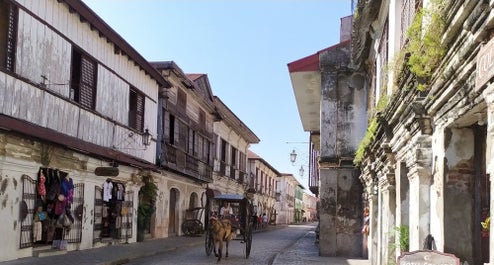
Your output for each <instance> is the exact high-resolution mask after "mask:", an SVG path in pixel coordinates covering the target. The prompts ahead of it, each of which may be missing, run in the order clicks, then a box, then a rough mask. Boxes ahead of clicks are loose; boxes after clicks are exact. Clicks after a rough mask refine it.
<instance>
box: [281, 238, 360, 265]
mask: <svg viewBox="0 0 494 265" xmlns="http://www.w3.org/2000/svg"><path fill="white" fill-rule="evenodd" d="M315 238H316V235H315V232H314V231H310V232H308V233H307V234H305V236H303V237H302V238H300V239H299V240H298V241H297V242H295V243H294V244H293V245H292V246H290V247H289V248H287V249H285V250H284V251H283V252H281V253H278V254H277V255H276V257H275V258H274V261H273V265H306V264H311V265H318V264H321V265H322V264H325V265H329V264H330V265H370V262H369V261H368V260H363V259H346V258H335V257H320V256H319V246H318V245H317V244H315V243H314V241H315Z"/></svg>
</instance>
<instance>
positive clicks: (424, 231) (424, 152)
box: [408, 135, 432, 251]
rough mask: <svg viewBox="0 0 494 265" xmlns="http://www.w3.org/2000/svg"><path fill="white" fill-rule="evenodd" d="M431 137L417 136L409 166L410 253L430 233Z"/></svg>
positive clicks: (416, 248)
mask: <svg viewBox="0 0 494 265" xmlns="http://www.w3.org/2000/svg"><path fill="white" fill-rule="evenodd" d="M431 147H432V146H431V136H429V135H421V136H418V138H417V139H416V142H415V149H414V150H415V153H414V157H415V161H414V164H413V165H411V166H410V172H409V176H408V177H409V180H410V194H413V196H410V227H409V229H410V251H413V250H419V249H422V243H423V240H424V239H425V237H426V236H427V235H428V234H429V233H430V189H431V183H432V176H431V161H432V157H431V156H432V149H431Z"/></svg>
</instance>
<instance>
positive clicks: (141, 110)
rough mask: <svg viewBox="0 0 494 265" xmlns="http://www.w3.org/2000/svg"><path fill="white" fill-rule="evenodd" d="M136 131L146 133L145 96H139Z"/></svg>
mask: <svg viewBox="0 0 494 265" xmlns="http://www.w3.org/2000/svg"><path fill="white" fill-rule="evenodd" d="M136 110H137V112H136V129H138V130H139V131H141V132H142V131H144V96H143V95H142V94H139V93H138V94H137V109H136Z"/></svg>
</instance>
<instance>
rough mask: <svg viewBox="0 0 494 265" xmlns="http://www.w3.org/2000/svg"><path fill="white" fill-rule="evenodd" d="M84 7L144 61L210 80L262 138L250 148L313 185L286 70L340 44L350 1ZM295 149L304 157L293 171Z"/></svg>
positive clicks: (114, 0) (116, 1)
mask: <svg viewBox="0 0 494 265" xmlns="http://www.w3.org/2000/svg"><path fill="white" fill-rule="evenodd" d="M83 1H84V2H85V3H86V4H87V5H88V6H89V7H90V8H91V9H93V10H94V11H95V12H96V14H98V15H99V16H100V17H101V18H102V19H103V20H104V21H105V22H106V23H108V24H109V25H110V26H111V27H112V28H113V29H114V30H115V31H116V32H117V33H119V34H120V36H122V37H123V38H124V39H125V40H126V41H127V42H128V43H129V44H131V45H132V46H133V47H134V48H135V49H136V50H137V51H138V52H139V53H140V54H141V55H142V56H143V57H144V58H146V59H147V60H149V61H175V63H177V65H178V66H179V67H180V68H181V69H182V70H183V71H184V72H185V73H204V74H207V75H208V78H209V82H210V84H211V89H212V91H213V94H214V95H216V96H218V97H219V98H220V99H221V100H222V101H223V102H224V103H225V104H227V106H228V107H229V108H230V109H231V110H232V111H233V112H234V113H235V115H237V117H239V118H240V119H241V120H242V121H243V122H244V123H245V124H246V125H247V126H248V127H249V128H250V129H251V130H252V131H253V132H254V133H255V134H256V135H257V136H258V137H259V139H261V142H260V143H259V144H253V145H252V146H251V150H252V151H254V152H255V153H257V154H258V155H259V156H261V157H262V158H263V159H264V160H266V161H267V162H268V163H269V164H270V165H271V166H273V167H274V168H276V169H277V170H278V171H279V172H281V173H292V174H294V176H296V177H297V178H298V179H299V181H300V182H301V184H303V185H304V186H305V187H307V186H308V185H307V182H308V180H307V172H308V170H307V164H306V163H307V159H306V156H307V150H308V147H307V145H306V144H299V143H298V142H308V139H309V133H308V132H304V131H303V129H302V124H301V121H300V118H299V115H298V109H297V106H296V103H295V98H294V95H293V90H292V85H291V82H290V75H289V73H288V67H287V64H288V63H290V62H293V61H296V60H298V59H301V58H303V57H306V56H309V55H311V54H314V53H316V52H317V51H319V50H322V49H324V48H326V47H329V46H332V45H334V44H337V43H338V42H339V30H340V19H341V18H342V17H345V16H348V15H350V14H351V0H244V1H240V0H161V1H159V0H83ZM287 142H295V143H289V144H287ZM294 148H295V150H297V152H298V153H299V158H302V157H304V156H305V158H302V159H301V160H299V162H297V163H296V164H295V165H292V164H291V163H290V161H289V154H290V152H291V150H292V149H294ZM300 163H304V168H305V169H306V171H305V175H304V178H301V177H299V174H298V169H299V168H300V165H301V164H300ZM307 191H308V190H307Z"/></svg>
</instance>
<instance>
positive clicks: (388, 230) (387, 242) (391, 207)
mask: <svg viewBox="0 0 494 265" xmlns="http://www.w3.org/2000/svg"><path fill="white" fill-rule="evenodd" d="M394 183H395V175H394V174H393V173H386V174H385V176H384V177H383V178H381V179H380V181H379V187H380V190H381V193H380V194H381V208H380V209H381V212H382V216H381V219H380V220H381V243H380V244H381V247H380V249H381V262H380V264H383V265H385V264H389V262H390V261H393V260H394V252H393V251H392V249H390V247H391V246H392V245H394V244H395V235H396V231H395V216H396V191H395V185H394Z"/></svg>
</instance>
